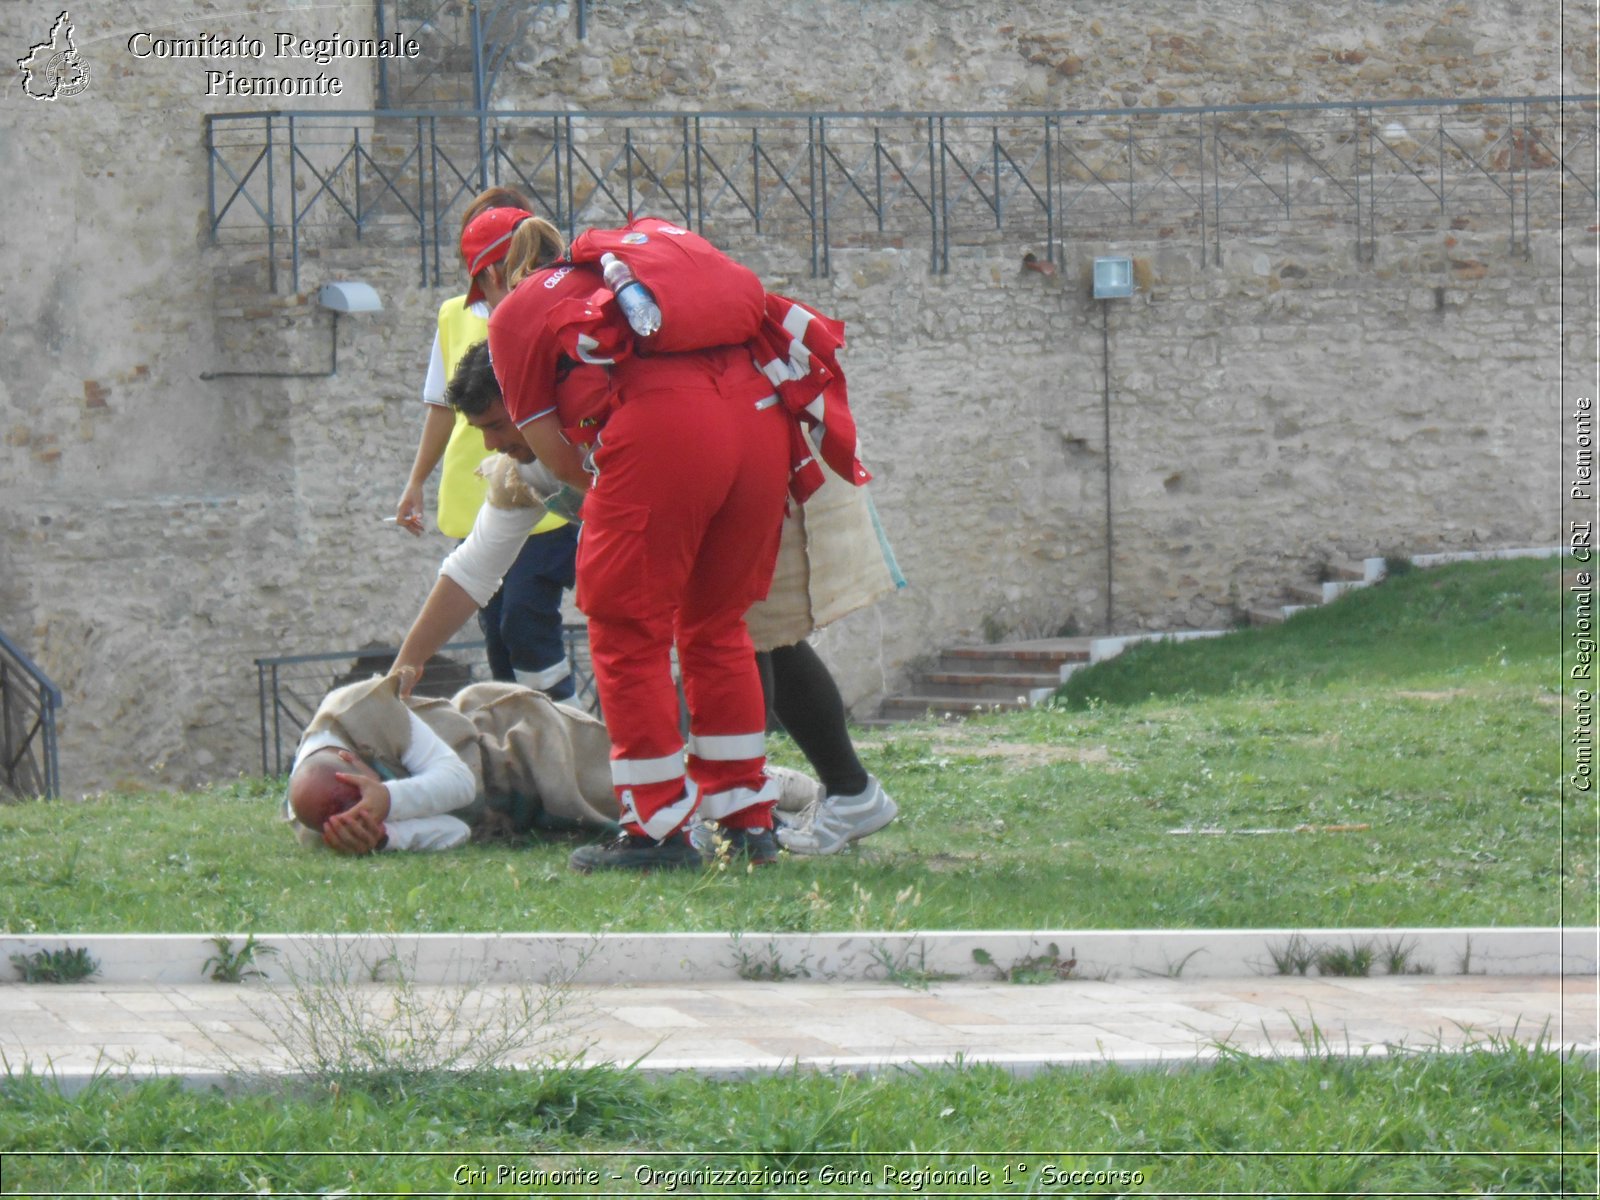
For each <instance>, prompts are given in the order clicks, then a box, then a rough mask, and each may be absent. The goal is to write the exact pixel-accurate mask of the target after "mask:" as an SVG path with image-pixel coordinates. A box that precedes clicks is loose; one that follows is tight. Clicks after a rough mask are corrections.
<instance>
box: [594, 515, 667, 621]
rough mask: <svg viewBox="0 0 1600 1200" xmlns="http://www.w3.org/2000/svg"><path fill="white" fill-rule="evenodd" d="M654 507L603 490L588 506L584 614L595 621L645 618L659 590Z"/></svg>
mask: <svg viewBox="0 0 1600 1200" xmlns="http://www.w3.org/2000/svg"><path fill="white" fill-rule="evenodd" d="M649 530H650V509H649V507H648V506H647V505H644V504H630V503H628V502H627V501H624V500H618V499H617V498H616V497H614V496H608V495H606V494H605V493H604V492H598V491H596V492H590V493H589V495H588V497H587V498H586V499H585V500H584V502H583V532H582V533H581V534H580V535H579V537H578V587H577V594H576V597H575V599H576V601H577V605H578V608H579V610H580V611H582V612H583V613H584V614H585V615H586V616H590V617H602V618H605V617H612V618H618V617H635V618H636V617H640V616H643V615H644V614H645V613H646V612H648V611H649V607H650V604H651V601H652V599H653V597H654V595H655V590H654V589H653V588H652V587H651V583H650V581H651V575H650V536H649Z"/></svg>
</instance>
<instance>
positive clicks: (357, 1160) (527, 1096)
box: [0, 985, 1596, 1196]
mask: <svg viewBox="0 0 1600 1200" xmlns="http://www.w3.org/2000/svg"><path fill="white" fill-rule="evenodd" d="M1063 986H1066V985H1063ZM1311 1048H1312V1049H1314V1046H1313V1047H1311ZM0 1100H3V1103H4V1106H5V1111H6V1113H7V1117H6V1120H5V1121H4V1122H3V1123H0V1154H3V1155H4V1156H5V1157H4V1160H3V1161H4V1168H5V1170H4V1185H3V1191H4V1192H5V1193H6V1194H16V1193H23V1192H30V1193H32V1194H35V1195H60V1194H65V1193H77V1194H82V1193H84V1192H88V1193H89V1194H94V1195H102V1194H114V1195H118V1196H125V1195H157V1194H161V1195H166V1194H172V1193H181V1194H184V1195H193V1194H206V1195H258V1194H260V1195H273V1194H277V1195H281V1194H293V1195H368V1194H373V1195H379V1194H381V1195H410V1194H424V1195H433V1196H445V1195H520V1196H527V1195H591V1194H597V1193H599V1194H607V1195H614V1194H618V1193H624V1194H635V1193H638V1194H650V1193H654V1194H662V1193H664V1192H668V1191H672V1190H677V1191H681V1192H682V1193H683V1194H689V1195H710V1194H715V1195H724V1196H754V1195H769V1194H774V1193H776V1194H804V1193H824V1194H827V1193H835V1194H841V1193H842V1194H851V1195H867V1194H883V1193H901V1194H906V1193H915V1192H923V1193H926V1194H931V1195H968V1194H974V1193H978V1194H981V1193H984V1192H991V1193H1000V1194H1023V1193H1030V1192H1031V1193H1034V1194H1040V1195H1077V1194H1089V1195H1141V1194H1154V1195H1165V1196H1194V1195H1219V1194H1220V1195H1234V1196H1240V1195H1276V1196H1285V1195H1295V1196H1308V1195H1316V1196H1326V1195H1347V1194H1361V1195H1369V1196H1400V1195H1437V1194H1473V1195H1484V1194H1510V1195H1522V1196H1557V1195H1575V1196H1576V1195H1594V1194H1595V1186H1596V1174H1595V1164H1594V1156H1593V1150H1594V1146H1595V1105H1596V1095H1595V1073H1594V1071H1593V1070H1592V1069H1587V1068H1585V1067H1581V1066H1578V1065H1576V1064H1566V1065H1565V1066H1564V1065H1563V1063H1562V1062H1561V1060H1560V1059H1559V1057H1558V1056H1557V1055H1555V1054H1554V1053H1552V1052H1550V1051H1548V1050H1544V1049H1526V1048H1523V1047H1519V1046H1516V1045H1509V1046H1486V1047H1484V1048H1483V1049H1481V1050H1479V1051H1473V1052H1469V1053H1465V1054H1452V1055H1446V1054H1431V1053H1422V1054H1412V1055H1400V1056H1395V1057H1391V1058H1375V1059H1369V1060H1347V1059H1341V1058H1336V1057H1329V1056H1325V1055H1318V1054H1315V1053H1313V1054H1312V1055H1311V1056H1310V1057H1309V1058H1308V1059H1306V1060H1304V1061H1288V1060H1275V1061H1262V1060H1252V1059H1248V1058H1244V1057H1232V1058H1225V1059H1224V1060H1223V1061H1222V1062H1221V1063H1220V1064H1219V1065H1217V1066H1213V1067H1207V1068H1188V1069H1179V1070H1174V1071H1171V1072H1165V1071H1128V1070H1124V1069H1120V1068H1117V1067H1099V1068H1094V1069H1089V1070H1081V1071H1079V1070H1056V1071H1048V1072H1044V1073H1042V1074H1040V1075H1037V1076H1034V1077H1032V1078H1029V1079H1016V1078H1013V1077H1012V1076H1010V1075H1008V1074H1006V1073H1004V1072H1002V1071H1000V1070H997V1069H994V1068H988V1067H976V1068H967V1069H958V1068H949V1069H941V1070H936V1071H918V1072H892V1073H889V1074H885V1075H881V1076H877V1077H872V1078H857V1077H848V1076H845V1077H831V1076H819V1075H809V1074H799V1075H784V1076H775V1077H769V1078H765V1079H759V1080H753V1081H749V1082H741V1083H727V1082H721V1083H719V1082H712V1081H707V1080H704V1079H701V1078H699V1077H696V1076H678V1077H674V1078H671V1079H669V1080H661V1079H645V1078H641V1077H639V1076H637V1075H636V1074H634V1073H632V1072H628V1071H617V1070H568V1069H564V1068H561V1067H553V1068H552V1069H550V1070H548V1071H545V1072H542V1073H536V1074H531V1075H530V1074H487V1075H483V1076H478V1077H472V1078H465V1079H462V1078H456V1079H434V1078H426V1077H424V1078H381V1077H379V1078H369V1079H367V1080H365V1081H359V1082H355V1081H353V1082H350V1083H349V1084H347V1085H346V1086H344V1087H341V1088H339V1089H336V1090H328V1091H302V1092H299V1093H293V1092H283V1091H269V1092H265V1093H255V1094H250V1095H245V1096H237V1097H225V1096H221V1095H218V1094H216V1093H208V1094H191V1093H185V1092H183V1091H181V1090H179V1089H178V1088H177V1087H176V1086H175V1085H170V1084H146V1085H142V1086H139V1087H136V1088H124V1087H121V1086H118V1085H116V1084H113V1083H109V1082H107V1083H103V1084H99V1085H95V1086H94V1087H92V1088H91V1089H90V1090H89V1091H88V1092H86V1093H84V1094H82V1095H79V1096H77V1097H74V1098H71V1099H63V1098H61V1097H60V1096H59V1095H58V1094H57V1093H56V1092H54V1090H53V1089H51V1088H49V1087H46V1086H42V1085H40V1084H39V1083H38V1082H37V1081H34V1080H26V1079H25V1080H12V1081H11V1082H10V1083H8V1084H5V1085H0ZM1563 1147H1565V1149H1566V1150H1567V1151H1568V1152H1569V1153H1567V1154H1566V1155H1563V1154H1562V1153H1561V1150H1562V1148H1563ZM47 1149H48V1150H53V1151H57V1152H54V1153H41V1151H45V1150H47ZM134 1149H136V1150H137V1151H145V1152H149V1151H155V1152H156V1153H140V1152H132V1153H129V1152H123V1151H124V1150H134ZM62 1150H70V1151H73V1152H60V1151H62ZM885 1151H893V1152H895V1153H893V1154H889V1153H884V1152H885ZM1586 1151H1587V1152H1586ZM82 1152H86V1153H82ZM501 1164H506V1165H508V1166H509V1167H510V1168H511V1169H512V1170H544V1171H554V1170H572V1169H575V1168H576V1169H583V1170H594V1171H596V1172H598V1173H599V1177H598V1180H597V1181H596V1182H593V1183H589V1184H586V1185H578V1186H570V1187H545V1188H533V1189H531V1188H530V1187H529V1186H527V1185H526V1184H524V1185H521V1186H518V1185H517V1184H516V1182H515V1177H514V1176H513V1177H511V1178H509V1179H507V1178H501V1179H500V1180H499V1181H498V1186H496V1182H497V1181H496V1178H495V1175H496V1172H497V1171H498V1169H499V1167H500V1165H501ZM713 1167H715V1168H722V1169H737V1170H745V1171H757V1172H769V1173H772V1174H771V1175H769V1176H768V1180H769V1182H770V1180H771V1179H774V1178H776V1179H783V1180H785V1182H784V1183H780V1184H778V1185H776V1186H767V1187H758V1186H751V1185H748V1184H746V1185H742V1186H724V1187H716V1186H710V1185H706V1186H681V1187H679V1188H676V1189H673V1188H669V1187H667V1186H665V1185H664V1184H663V1183H662V1182H660V1181H659V1180H657V1181H656V1182H654V1183H653V1184H649V1185H647V1184H646V1183H644V1182H643V1181H641V1180H640V1178H639V1176H638V1172H640V1171H641V1169H643V1170H650V1169H654V1170H657V1171H684V1170H693V1169H701V1170H704V1169H707V1168H713ZM478 1168H487V1171H486V1173H485V1175H482V1176H474V1175H472V1174H471V1172H472V1171H473V1170H475V1169H478ZM978 1169H982V1170H984V1171H987V1172H988V1174H989V1177H990V1178H989V1181H988V1182H987V1183H985V1182H984V1181H983V1180H982V1179H981V1178H978V1177H976V1175H975V1174H969V1175H968V1176H966V1177H965V1178H961V1177H955V1176H953V1175H952V1177H950V1178H947V1179H945V1180H943V1181H937V1180H935V1179H934V1178H933V1177H932V1176H931V1174H928V1175H924V1176H923V1177H922V1185H921V1186H920V1187H918V1186H916V1184H915V1176H914V1174H911V1173H914V1172H917V1171H924V1172H933V1171H944V1172H950V1173H955V1172H959V1171H962V1170H966V1171H968V1172H975V1171H976V1170H978ZM1071 1170H1090V1171H1104V1172H1126V1173H1128V1174H1127V1175H1125V1176H1123V1177H1121V1178H1120V1179H1112V1180H1109V1181H1107V1182H1103V1183H1100V1182H1096V1183H1092V1184H1090V1185H1084V1186H1071V1185H1069V1183H1068V1179H1067V1177H1066V1172H1068V1171H1071ZM886 1171H895V1172H906V1173H907V1174H906V1175H901V1176H896V1177H893V1178H887V1179H886V1176H885V1172H886ZM1052 1171H1054V1172H1056V1174H1055V1175H1054V1176H1052V1175H1051V1174H1050V1172H1052ZM784 1172H788V1173H790V1174H789V1175H787V1176H786V1175H783V1174H781V1173H784ZM799 1172H806V1173H807V1178H806V1179H805V1180H803V1181H802V1180H800V1179H799V1178H798V1173H799ZM827 1172H832V1175H831V1176H830V1175H829V1174H827ZM852 1172H864V1173H865V1176H866V1181H867V1183H866V1186H863V1181H862V1179H861V1178H860V1177H859V1176H857V1177H854V1179H853V1186H846V1185H844V1182H843V1181H844V1180H846V1179H849V1178H851V1175H850V1173H852ZM1134 1173H1138V1174H1137V1177H1135V1175H1134ZM830 1179H831V1180H832V1181H833V1182H831V1183H830V1182H829V1180H830ZM1052 1179H1053V1180H1054V1182H1053V1183H1052ZM340 1189H346V1190H340Z"/></svg>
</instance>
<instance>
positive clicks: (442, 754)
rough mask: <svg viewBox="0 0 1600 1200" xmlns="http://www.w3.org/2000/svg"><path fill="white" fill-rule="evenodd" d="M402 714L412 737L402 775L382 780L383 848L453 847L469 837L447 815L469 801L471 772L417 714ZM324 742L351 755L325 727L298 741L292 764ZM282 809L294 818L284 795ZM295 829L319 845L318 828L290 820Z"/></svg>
mask: <svg viewBox="0 0 1600 1200" xmlns="http://www.w3.org/2000/svg"><path fill="white" fill-rule="evenodd" d="M406 716H407V717H409V718H410V720H411V740H410V742H409V743H407V745H406V750H405V754H404V755H402V756H401V759H400V763H401V765H402V766H403V767H405V769H406V772H407V774H406V777H405V778H403V779H389V780H385V781H384V782H385V783H386V784H387V786H388V788H389V816H388V819H387V820H386V821H384V823H383V828H384V832H385V833H386V834H388V838H389V840H388V842H387V843H386V844H385V846H384V849H385V850H450V849H453V848H455V847H456V846H459V845H461V844H462V843H463V842H465V841H466V840H467V839H468V838H469V837H470V836H471V835H472V829H471V827H469V826H468V825H467V823H466V822H465V821H463V820H462V819H461V818H460V817H456V816H452V815H450V814H452V813H454V812H455V811H456V810H458V809H462V808H465V807H467V806H468V805H469V804H471V803H472V801H473V798H474V796H475V794H476V792H477V785H476V783H475V782H474V780H473V778H472V770H471V768H470V767H468V766H467V764H466V763H464V762H462V761H461V756H460V755H459V754H457V753H456V752H455V751H454V750H452V749H450V747H449V746H447V745H446V744H445V743H444V741H443V739H441V738H440V737H439V735H438V734H436V733H434V732H433V730H431V729H429V728H428V726H427V725H426V724H425V723H424V722H423V720H422V718H421V717H419V716H417V714H416V713H414V712H409V711H408V712H407V713H406ZM328 746H337V747H339V748H340V749H343V750H349V751H350V752H351V753H352V754H353V753H355V750H354V749H353V748H352V747H351V746H349V745H347V744H346V743H345V741H344V740H343V739H342V738H340V737H339V735H338V734H336V733H334V732H333V731H332V730H329V729H324V730H322V731H321V732H318V733H313V734H310V735H309V736H308V737H306V739H305V740H304V741H302V742H301V743H300V749H299V750H298V751H296V752H295V756H294V764H295V766H299V765H300V763H301V761H302V760H303V759H304V758H305V757H306V755H308V754H311V753H313V752H314V751H317V750H321V749H323V748H325V747H328ZM284 811H285V813H286V814H287V816H288V818H289V820H291V821H293V820H294V813H293V812H292V811H290V810H289V808H288V801H287V798H286V799H285V802H284ZM294 833H295V837H297V838H298V839H299V840H300V842H301V844H302V845H306V846H320V845H322V833H321V831H320V830H316V829H308V828H307V827H306V826H304V825H301V824H300V823H299V822H295V830H294Z"/></svg>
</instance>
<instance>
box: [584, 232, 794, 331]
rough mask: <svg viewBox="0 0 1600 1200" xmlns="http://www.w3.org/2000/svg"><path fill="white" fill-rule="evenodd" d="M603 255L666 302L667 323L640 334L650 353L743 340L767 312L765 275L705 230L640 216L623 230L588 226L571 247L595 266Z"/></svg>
mask: <svg viewBox="0 0 1600 1200" xmlns="http://www.w3.org/2000/svg"><path fill="white" fill-rule="evenodd" d="M603 254H615V255H616V256H617V257H618V258H619V259H621V260H622V261H623V262H624V263H626V264H627V265H628V269H629V270H631V271H632V272H633V275H634V278H635V279H637V280H638V281H639V282H640V283H642V284H644V285H645V287H647V288H649V289H650V291H651V293H652V294H653V295H654V296H655V298H656V304H657V306H658V307H659V308H660V309H661V328H660V329H659V330H657V331H656V332H655V333H654V334H652V335H651V336H650V337H649V338H648V339H640V341H639V349H641V350H643V351H645V352H647V353H673V352H678V351H684V350H706V349H709V348H710V347H712V346H732V345H739V344H741V343H743V342H747V341H749V340H750V339H751V338H753V337H754V336H755V335H756V333H757V331H758V330H759V329H760V328H761V321H762V317H763V316H764V314H765V312H766V289H765V288H764V287H763V286H762V284H761V280H760V279H759V278H758V277H757V275H756V273H755V272H754V271H752V270H750V268H749V267H746V266H744V265H743V264H741V263H737V262H735V261H734V260H733V259H731V258H729V257H728V256H727V255H726V254H724V253H723V252H722V251H721V250H718V249H717V248H716V247H715V246H713V245H712V244H711V243H710V242H708V241H706V239H705V238H703V237H701V236H700V235H699V234H698V233H693V232H691V231H690V230H687V229H684V228H682V227H681V226H678V225H673V224H671V223H670V222H667V221H663V220H660V219H659V218H656V217H638V218H636V219H634V220H631V221H629V222H628V224H627V225H625V226H623V227H622V228H621V229H589V230H585V231H584V232H583V233H581V234H579V235H578V236H577V238H575V239H574V240H573V243H572V246H571V248H570V249H569V250H568V252H567V256H568V258H569V259H570V260H571V261H573V262H577V263H593V264H595V265H596V266H598V265H599V263H600V257H601V255H603Z"/></svg>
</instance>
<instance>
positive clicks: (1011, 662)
mask: <svg viewBox="0 0 1600 1200" xmlns="http://www.w3.org/2000/svg"><path fill="white" fill-rule="evenodd" d="M1565 551H1566V547H1564V546H1546V547H1535V548H1527V549H1512V550H1469V551H1460V552H1451V553H1443V554H1422V555H1415V556H1412V557H1411V558H1410V559H1409V561H1410V562H1411V564H1412V565H1413V566H1415V567H1419V568H1426V567H1435V566H1442V565H1443V564H1445V563H1452V562H1467V561H1471V560H1475V559H1501V558H1550V557H1554V556H1556V555H1559V554H1562V553H1564V552H1565ZM1387 561H1388V560H1386V559H1383V558H1368V559H1364V560H1362V562H1361V563H1360V564H1359V565H1356V564H1351V565H1344V566H1337V567H1334V568H1332V569H1330V570H1329V572H1328V574H1329V576H1330V578H1329V579H1327V580H1326V581H1324V582H1322V583H1318V584H1293V585H1290V586H1289V587H1288V588H1286V589H1285V590H1284V596H1285V599H1284V601H1283V602H1282V603H1279V604H1272V605H1266V604H1263V605H1260V606H1257V607H1253V608H1250V609H1248V610H1247V612H1246V616H1247V617H1248V619H1249V623H1250V624H1251V625H1254V626H1263V625H1278V624H1282V623H1283V622H1284V621H1286V620H1288V619H1289V618H1290V617H1292V616H1293V615H1294V614H1295V613H1297V612H1300V611H1301V610H1302V609H1306V608H1313V607H1316V606H1318V605H1322V604H1328V603H1331V602H1332V601H1334V600H1337V599H1338V598H1339V597H1340V596H1342V595H1344V594H1345V593H1346V592H1349V591H1353V590H1354V589H1356V588H1363V587H1370V586H1372V585H1373V584H1375V583H1378V582H1381V581H1382V580H1383V578H1384V577H1385V575H1386V574H1387V571H1388V568H1387ZM1233 632H1236V631H1235V630H1232V629H1186V630H1173V631H1168V632H1161V633H1134V634H1123V635H1115V636H1103V637H1067V638H1044V639H1040V640H1037V641H1020V642H997V643H995V644H993V645H988V646H961V647H952V648H948V649H945V650H943V651H941V652H940V654H939V656H938V658H937V659H936V660H935V661H934V663H933V665H932V666H928V667H924V668H922V669H921V670H918V671H916V672H915V673H914V674H913V676H912V679H911V682H910V685H909V690H907V691H905V692H900V693H897V694H895V695H892V696H888V697H885V699H884V700H883V702H882V704H881V706H880V707H879V710H878V715H877V716H876V717H869V718H867V719H865V720H863V721H862V722H861V724H863V725H867V726H877V725H892V724H894V723H895V722H897V721H920V720H924V719H926V718H929V717H932V718H935V719H945V720H953V719H959V718H962V717H968V716H974V715H976V714H979V713H988V712H1012V711H1016V710H1018V709H1023V708H1028V707H1030V706H1032V705H1034V704H1036V703H1038V702H1039V701H1041V700H1044V699H1046V698H1048V697H1049V696H1050V694H1051V693H1052V692H1054V691H1055V690H1056V688H1058V687H1060V686H1061V684H1062V683H1063V682H1065V680H1066V679H1067V677H1068V676H1069V675H1071V674H1072V672H1073V671H1075V670H1077V669H1078V668H1079V667H1080V666H1086V665H1088V664H1091V663H1097V662H1103V661H1105V660H1106V659H1108V658H1114V657H1116V656H1117V655H1118V654H1121V653H1122V652H1123V651H1124V650H1125V649H1127V648H1128V647H1129V646H1131V645H1133V644H1135V643H1136V642H1152V641H1188V640H1191V639H1193V638H1211V637H1221V636H1222V635H1223V634H1227V633H1233Z"/></svg>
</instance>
